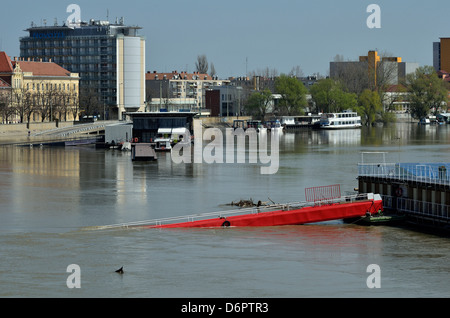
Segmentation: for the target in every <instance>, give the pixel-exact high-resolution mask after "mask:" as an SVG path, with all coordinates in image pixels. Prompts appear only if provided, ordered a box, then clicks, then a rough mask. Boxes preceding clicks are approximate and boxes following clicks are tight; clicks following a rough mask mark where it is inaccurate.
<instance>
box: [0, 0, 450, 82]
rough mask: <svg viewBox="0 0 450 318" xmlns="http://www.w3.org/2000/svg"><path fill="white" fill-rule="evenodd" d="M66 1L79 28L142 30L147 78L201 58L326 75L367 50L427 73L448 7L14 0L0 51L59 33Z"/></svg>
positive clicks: (404, 2)
mask: <svg viewBox="0 0 450 318" xmlns="http://www.w3.org/2000/svg"><path fill="white" fill-rule="evenodd" d="M72 3H73V4H77V5H78V6H79V7H80V9H81V19H82V20H83V21H89V20H90V19H95V20H107V19H108V18H109V21H111V22H114V21H115V20H116V18H121V17H123V18H124V20H125V24H127V25H138V26H140V27H142V30H140V31H139V34H140V35H143V36H145V38H146V70H147V71H157V72H172V71H175V70H176V71H178V72H181V71H187V72H193V71H195V62H196V59H197V56H198V55H202V54H204V55H206V57H207V59H208V62H210V63H213V64H214V67H215V70H216V73H217V75H218V76H219V77H220V78H222V79H224V78H228V77H230V76H235V77H237V76H245V75H247V74H248V73H250V72H252V71H258V70H262V69H265V68H269V69H274V70H276V71H277V72H278V73H279V74H282V73H289V71H290V70H291V69H292V68H293V67H296V66H300V68H301V69H302V72H303V74H304V75H305V76H308V75H312V74H315V73H319V74H321V75H324V76H326V75H328V73H329V63H330V62H331V61H333V59H334V57H335V56H336V55H341V56H343V57H344V59H345V60H358V58H359V56H361V55H367V52H368V51H369V50H378V51H379V52H385V53H389V55H390V56H400V57H402V60H403V61H405V62H416V63H419V65H420V66H424V65H433V51H432V47H433V42H438V41H439V38H440V37H450V20H449V19H448V12H449V9H450V1H448V0H427V1H418V0H369V1H364V0H342V1H336V0H334V1H333V0H314V1H312V0H309V1H305V0H276V1H274V0H272V1H269V0H147V1H143V0H139V1H138V0H127V1H123V0H95V1H94V0H70V1H63V0H49V1H35V0H33V1H31V0H21V1H8V2H6V3H4V4H3V6H2V7H3V8H4V9H6V10H4V9H2V11H3V12H2V19H0V26H1V28H0V30H1V31H0V50H1V51H6V53H7V54H8V55H9V56H12V57H14V56H20V50H19V38H20V37H23V36H27V35H28V34H27V32H26V31H25V29H27V28H28V27H30V26H31V22H34V23H35V24H37V25H43V23H44V20H46V21H47V25H53V24H54V23H55V19H56V21H57V22H58V24H59V25H61V24H62V22H63V21H65V20H66V19H67V18H68V17H69V16H70V14H71V12H67V7H68V6H69V5H70V4H72ZM370 4H377V5H378V6H379V8H380V21H381V27H380V28H369V27H368V26H367V19H368V18H369V16H371V14H373V12H367V7H368V6H369V5H370Z"/></svg>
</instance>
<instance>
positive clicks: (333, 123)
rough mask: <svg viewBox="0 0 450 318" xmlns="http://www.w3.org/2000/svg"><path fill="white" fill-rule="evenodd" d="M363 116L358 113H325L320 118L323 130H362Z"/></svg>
mask: <svg viewBox="0 0 450 318" xmlns="http://www.w3.org/2000/svg"><path fill="white" fill-rule="evenodd" d="M360 127H361V116H358V114H357V113H356V112H350V111H345V112H342V113H325V114H322V116H321V118H320V128H322V129H344V128H360Z"/></svg>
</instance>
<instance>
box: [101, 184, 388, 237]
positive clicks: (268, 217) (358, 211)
mask: <svg viewBox="0 0 450 318" xmlns="http://www.w3.org/2000/svg"><path fill="white" fill-rule="evenodd" d="M306 197H307V201H305V202H293V203H287V204H271V205H261V206H254V207H251V208H243V209H237V210H228V211H220V212H211V213H202V214H193V215H187V216H181V217H173V218H165V219H158V220H149V221H142V222H136V223H128V224H121V225H119V224H118V225H110V226H103V227H101V228H105V229H106V228H112V227H141V228H142V227H143V228H211V227H230V226H232V227H236V226H279V225H297V224H306V223H316V222H323V221H330V220H339V219H347V218H357V217H366V216H367V215H368V214H369V213H370V214H371V215H372V214H375V213H378V212H381V211H383V202H382V199H381V196H380V195H379V194H373V193H367V194H355V195H349V196H344V197H341V196H340V189H339V185H333V186H326V187H315V188H308V189H306Z"/></svg>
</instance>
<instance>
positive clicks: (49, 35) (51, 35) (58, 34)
mask: <svg viewBox="0 0 450 318" xmlns="http://www.w3.org/2000/svg"><path fill="white" fill-rule="evenodd" d="M31 37H33V38H35V39H62V38H64V37H65V34H64V32H63V31H47V32H32V34H31Z"/></svg>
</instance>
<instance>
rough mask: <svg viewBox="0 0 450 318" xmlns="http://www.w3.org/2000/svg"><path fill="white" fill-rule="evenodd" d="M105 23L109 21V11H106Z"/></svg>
mask: <svg viewBox="0 0 450 318" xmlns="http://www.w3.org/2000/svg"><path fill="white" fill-rule="evenodd" d="M106 21H109V9H106Z"/></svg>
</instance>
